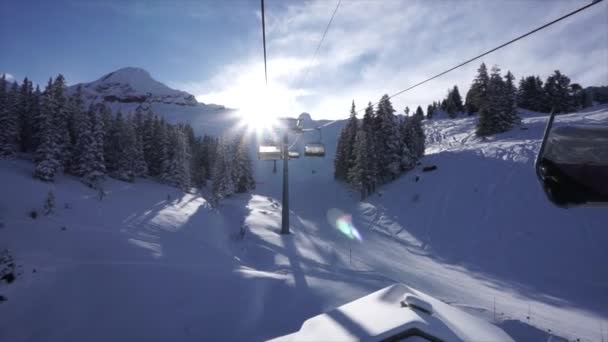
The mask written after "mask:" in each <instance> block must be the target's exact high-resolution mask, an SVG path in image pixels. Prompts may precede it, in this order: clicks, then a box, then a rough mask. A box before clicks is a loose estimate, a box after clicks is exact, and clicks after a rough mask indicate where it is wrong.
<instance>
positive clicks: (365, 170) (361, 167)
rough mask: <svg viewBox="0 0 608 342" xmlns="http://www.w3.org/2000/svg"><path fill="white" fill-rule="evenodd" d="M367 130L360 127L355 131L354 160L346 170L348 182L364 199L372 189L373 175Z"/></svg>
mask: <svg viewBox="0 0 608 342" xmlns="http://www.w3.org/2000/svg"><path fill="white" fill-rule="evenodd" d="M370 145H371V144H370V143H369V141H368V139H367V131H366V130H364V129H360V130H359V131H358V132H357V135H356V138H355V146H354V156H355V161H354V163H353V166H352V167H351V169H350V170H349V171H348V182H349V184H351V185H352V186H353V188H354V189H355V190H357V191H358V192H359V194H360V195H361V199H362V200H363V199H365V198H366V197H367V196H368V195H369V194H370V193H371V191H372V189H373V182H374V179H373V178H374V177H373V176H374V175H373V171H372V170H373V168H372V165H371V161H372V155H371V148H370Z"/></svg>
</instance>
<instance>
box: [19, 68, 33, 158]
mask: <svg viewBox="0 0 608 342" xmlns="http://www.w3.org/2000/svg"><path fill="white" fill-rule="evenodd" d="M34 101H35V98H34V89H33V86H32V82H31V81H30V80H28V79H27V77H26V78H25V79H23V83H22V84H21V88H20V90H19V99H18V101H17V113H18V116H19V125H18V126H19V132H20V135H19V142H20V150H21V151H22V152H30V151H32V150H33V146H32V137H33V135H34V116H33V115H34V112H35V111H34V110H35V104H34Z"/></svg>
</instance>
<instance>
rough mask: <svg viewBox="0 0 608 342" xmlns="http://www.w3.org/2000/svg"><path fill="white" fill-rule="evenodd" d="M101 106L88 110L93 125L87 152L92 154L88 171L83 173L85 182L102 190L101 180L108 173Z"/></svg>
mask: <svg viewBox="0 0 608 342" xmlns="http://www.w3.org/2000/svg"><path fill="white" fill-rule="evenodd" d="M97 109H99V108H94V107H92V108H91V109H89V111H88V115H89V122H90V126H91V135H92V139H91V146H90V147H89V148H88V151H87V153H88V154H89V155H90V157H89V158H87V159H88V160H89V166H88V167H87V169H86V172H85V173H84V174H83V175H82V179H83V182H84V183H85V184H87V185H89V186H91V187H93V188H98V189H100V190H101V182H102V181H103V180H104V178H105V175H106V166H105V160H104V137H105V133H104V127H103V120H102V117H101V114H102V113H101V112H98V110H97Z"/></svg>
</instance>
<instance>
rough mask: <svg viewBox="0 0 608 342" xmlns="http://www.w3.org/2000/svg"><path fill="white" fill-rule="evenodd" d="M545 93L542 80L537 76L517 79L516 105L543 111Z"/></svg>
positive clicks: (545, 109) (544, 108)
mask: <svg viewBox="0 0 608 342" xmlns="http://www.w3.org/2000/svg"><path fill="white" fill-rule="evenodd" d="M546 102H547V101H546V94H545V90H544V88H543V81H541V79H540V77H538V76H528V77H525V78H522V79H521V80H520V81H519V88H518V90H517V106H519V107H520V108H524V109H528V110H533V111H536V112H544V111H547V110H550V109H547V108H546V107H547V104H546Z"/></svg>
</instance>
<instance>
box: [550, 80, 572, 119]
mask: <svg viewBox="0 0 608 342" xmlns="http://www.w3.org/2000/svg"><path fill="white" fill-rule="evenodd" d="M569 86H570V78H568V77H567V76H566V75H564V74H562V73H561V72H560V71H559V70H555V71H554V72H553V74H552V75H550V76H549V77H547V81H546V82H545V86H544V90H545V94H546V98H547V108H553V109H554V110H555V112H556V113H565V112H568V111H570V99H569V94H568V92H569Z"/></svg>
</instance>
